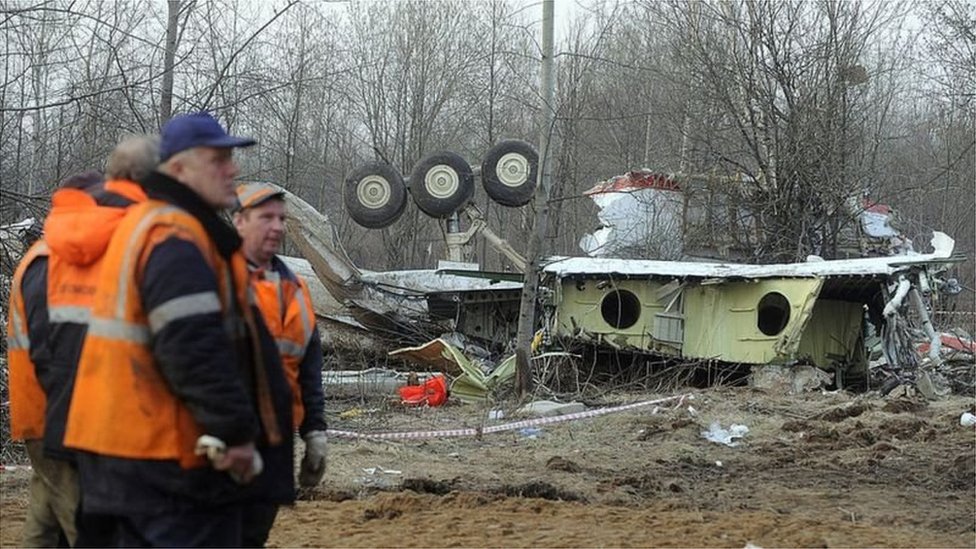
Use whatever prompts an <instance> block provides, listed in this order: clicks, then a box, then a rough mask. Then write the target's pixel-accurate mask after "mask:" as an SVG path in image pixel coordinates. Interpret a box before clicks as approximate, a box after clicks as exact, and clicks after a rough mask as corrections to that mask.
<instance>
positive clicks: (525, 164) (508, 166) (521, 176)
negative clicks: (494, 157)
mask: <svg viewBox="0 0 976 549" xmlns="http://www.w3.org/2000/svg"><path fill="white" fill-rule="evenodd" d="M529 169H530V166H529V160H528V159H527V158H526V157H525V155H522V154H519V153H508V154H506V155H504V156H502V157H501V158H499V159H498V164H496V165H495V174H496V175H497V176H498V180H499V181H501V183H502V184H503V185H505V186H506V187H521V186H522V185H523V184H525V182H526V180H527V179H528V178H529Z"/></svg>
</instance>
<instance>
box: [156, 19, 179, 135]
mask: <svg viewBox="0 0 976 549" xmlns="http://www.w3.org/2000/svg"><path fill="white" fill-rule="evenodd" d="M167 9H168V13H167V18H166V50H165V54H164V56H163V89H162V90H161V91H160V93H159V125H160V127H162V125H163V124H165V123H166V122H167V121H168V120H169V119H170V117H171V116H172V115H173V65H174V64H175V61H176V40H177V38H178V36H179V24H180V0H169V2H168V3H167Z"/></svg>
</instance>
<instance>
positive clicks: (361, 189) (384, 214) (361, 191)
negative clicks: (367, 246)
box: [342, 162, 407, 229]
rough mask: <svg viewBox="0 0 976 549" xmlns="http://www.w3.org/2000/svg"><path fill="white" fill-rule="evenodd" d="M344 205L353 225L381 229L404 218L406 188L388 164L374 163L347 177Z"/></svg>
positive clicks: (343, 193)
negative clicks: (401, 216)
mask: <svg viewBox="0 0 976 549" xmlns="http://www.w3.org/2000/svg"><path fill="white" fill-rule="evenodd" d="M342 202H343V203H344V204H345V206H346V211H347V212H348V213H349V217H351V218H352V219H353V221H355V222H356V223H358V224H360V225H362V226H363V227H366V228H367V229H382V228H383V227H387V226H389V225H390V224H392V223H393V222H394V221H396V220H397V219H399V218H400V215H402V214H403V210H404V208H406V207H407V187H406V185H404V183H403V178H402V177H400V174H399V173H397V171H396V170H395V169H393V167H391V166H390V165H389V164H385V163H383V162H371V163H369V164H366V165H365V166H360V167H359V168H356V169H355V170H353V171H352V172H351V173H350V174H349V176H348V177H346V181H345V184H343V186H342Z"/></svg>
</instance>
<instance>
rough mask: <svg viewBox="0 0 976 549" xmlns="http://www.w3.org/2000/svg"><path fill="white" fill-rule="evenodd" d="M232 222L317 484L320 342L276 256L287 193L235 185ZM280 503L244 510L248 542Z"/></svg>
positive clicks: (305, 303) (321, 448) (305, 466)
mask: <svg viewBox="0 0 976 549" xmlns="http://www.w3.org/2000/svg"><path fill="white" fill-rule="evenodd" d="M237 198H238V201H239V205H238V208H237V211H236V212H235V213H234V226H235V227H236V228H237V232H238V234H239V235H240V236H241V240H242V242H243V244H242V246H241V249H242V250H243V252H244V255H245V257H247V263H248V270H249V271H250V281H251V288H252V290H253V291H254V297H255V300H256V304H257V306H258V309H260V311H261V316H262V317H263V320H264V323H265V325H266V326H267V328H268V330H269V331H270V333H271V335H272V336H273V337H274V339H275V343H276V345H277V349H278V352H279V353H280V355H281V361H282V365H283V366H284V369H285V376H286V378H287V380H288V385H289V387H290V388H291V396H292V401H291V410H292V427H293V428H294V429H297V430H298V432H299V434H300V435H301V437H302V439H304V441H305V455H304V457H303V459H302V462H301V468H300V471H299V474H298V480H299V483H300V484H301V485H302V486H304V487H312V486H315V485H317V484H318V483H319V482H320V481H321V480H322V476H323V475H324V474H325V467H326V459H327V444H326V436H325V430H326V423H325V416H324V408H325V399H324V395H323V391H322V344H321V340H320V338H319V332H318V328H317V327H316V323H315V311H314V310H313V308H312V299H311V295H310V294H309V291H308V286H307V285H306V283H305V281H304V280H303V279H302V278H301V277H299V276H298V275H296V274H295V273H293V272H292V271H291V269H289V268H288V266H287V265H285V263H284V262H283V261H282V260H281V258H279V257H278V256H277V253H278V251H279V249H280V247H281V243H282V239H283V238H284V235H285V216H286V212H285V195H284V191H282V190H281V189H279V188H277V187H274V186H272V185H269V184H264V183H248V184H244V185H239V186H238V187H237ZM276 514H277V505H274V504H273V503H262V502H259V503H255V504H252V505H250V506H248V509H247V511H246V512H245V515H246V517H247V518H248V520H246V521H245V539H244V544H245V546H263V545H264V543H265V541H267V537H268V532H270V530H271V526H272V524H273V523H274V518H275V515H276Z"/></svg>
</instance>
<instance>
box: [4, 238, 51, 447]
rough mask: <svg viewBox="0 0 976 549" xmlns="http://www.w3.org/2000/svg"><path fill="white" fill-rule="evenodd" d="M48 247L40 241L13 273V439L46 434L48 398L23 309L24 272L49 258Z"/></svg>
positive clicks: (10, 352) (9, 363)
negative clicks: (42, 384) (31, 352)
mask: <svg viewBox="0 0 976 549" xmlns="http://www.w3.org/2000/svg"><path fill="white" fill-rule="evenodd" d="M47 255H48V247H47V243H46V242H44V240H38V241H37V242H35V243H34V245H33V246H31V247H30V249H29V250H27V253H26V254H24V257H23V258H22V259H21V260H20V264H18V265H17V269H16V271H14V280H13V284H12V285H11V287H10V302H9V305H8V308H9V316H8V318H7V368H8V371H9V372H10V374H9V380H8V383H9V387H10V436H11V438H12V439H14V440H29V439H36V438H41V437H42V436H43V435H44V409H45V406H46V404H47V397H46V396H45V395H44V390H43V389H42V388H41V384H40V382H38V381H37V373H36V371H35V369H34V362H33V361H32V360H31V357H30V348H31V342H30V335H29V334H28V331H27V312H26V308H25V306H24V295H23V283H24V272H25V271H26V270H27V268H28V267H29V266H30V265H31V264H32V263H34V261H35V260H37V259H38V258H40V257H47Z"/></svg>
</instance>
